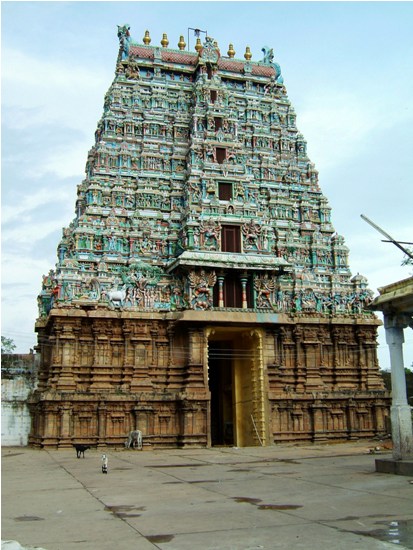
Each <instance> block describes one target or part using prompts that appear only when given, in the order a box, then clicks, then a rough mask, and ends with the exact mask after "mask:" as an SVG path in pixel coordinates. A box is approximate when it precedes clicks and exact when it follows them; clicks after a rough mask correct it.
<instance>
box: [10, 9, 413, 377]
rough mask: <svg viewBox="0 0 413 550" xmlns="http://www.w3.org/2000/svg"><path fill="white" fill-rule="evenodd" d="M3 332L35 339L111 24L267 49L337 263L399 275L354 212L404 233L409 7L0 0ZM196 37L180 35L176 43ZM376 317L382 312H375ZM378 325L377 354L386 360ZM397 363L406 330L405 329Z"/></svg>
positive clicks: (22, 342)
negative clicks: (323, 200)
mask: <svg viewBox="0 0 413 550" xmlns="http://www.w3.org/2000/svg"><path fill="white" fill-rule="evenodd" d="M1 11H2V19H1V26H2V29H1V31H2V69H1V71H2V328H1V334H2V335H5V336H7V337H10V338H12V339H13V340H14V341H15V343H16V344H17V350H16V351H18V352H20V353H27V352H28V351H29V348H30V347H33V346H34V344H35V342H36V337H35V334H34V323H35V319H36V317H37V301H36V297H37V295H38V293H39V291H40V289H41V280H42V275H43V274H46V273H48V271H49V269H51V268H54V267H55V264H56V247H57V245H58V242H59V240H60V236H61V230H62V227H64V226H67V225H68V224H69V223H70V221H71V220H72V219H73V217H74V207H75V201H76V186H77V185H78V184H79V183H81V181H82V179H83V178H84V174H85V164H86V157H87V152H88V150H89V149H90V148H91V146H92V145H93V142H94V132H95V130H96V126H97V122H98V120H99V119H100V117H101V115H102V109H103V99H104V95H105V93H106V91H107V89H108V88H109V86H110V84H111V82H112V80H113V78H114V70H115V64H116V57H117V54H118V38H117V36H116V33H117V27H116V25H123V24H125V23H129V24H130V26H131V35H132V39H133V40H135V41H138V42H142V37H143V36H144V32H145V30H146V29H148V30H149V31H150V35H151V38H152V43H151V45H159V44H160V40H161V38H162V34H163V33H167V35H168V38H169V46H170V47H171V48H175V49H177V43H178V40H179V36H180V35H181V34H182V35H184V37H185V40H186V41H187V42H188V29H189V28H199V29H201V30H207V31H208V34H209V35H210V36H212V37H213V38H215V39H216V40H217V41H218V44H219V47H220V48H221V52H222V53H223V55H227V53H226V52H227V50H228V45H229V43H232V44H233V45H234V48H235V51H236V55H235V57H236V58H243V55H244V52H245V47H246V46H247V45H248V46H250V48H251V52H252V55H253V58H252V59H253V61H254V60H255V61H259V60H261V59H262V52H261V48H262V47H263V46H265V45H268V46H270V47H272V48H273V49H274V52H275V60H276V61H277V62H278V63H279V64H280V65H281V69H282V74H283V77H284V83H285V85H286V87H287V92H288V96H289V98H290V100H291V102H292V104H293V106H294V108H295V110H296V113H297V126H298V128H299V130H300V131H301V132H302V133H303V135H304V137H305V139H306V141H307V143H308V154H309V157H310V159H311V160H312V161H313V162H315V164H316V168H317V169H318V170H319V173H320V186H321V189H322V191H323V193H324V195H325V196H326V197H327V198H328V200H329V202H330V205H331V206H332V208H333V210H332V221H333V225H334V227H335V229H336V231H337V232H338V233H340V234H341V235H343V236H344V238H345V240H346V244H347V246H348V247H349V248H350V268H351V271H352V273H353V275H355V274H356V273H361V274H363V275H365V276H366V277H367V278H368V280H369V285H370V288H371V289H372V290H373V292H374V293H375V294H377V288H378V287H381V286H384V285H386V284H389V283H392V282H395V281H397V280H400V279H404V278H406V277H409V276H411V275H412V271H413V268H412V267H406V266H401V262H402V260H403V254H402V253H401V252H400V251H399V250H398V249H397V248H396V247H395V246H394V245H392V244H389V243H383V242H382V239H383V237H382V236H381V235H380V234H379V233H378V232H376V231H375V230H374V229H373V228H372V227H370V226H369V225H368V224H366V222H364V221H363V220H362V219H361V218H360V214H362V213H363V214H365V215H366V216H368V217H369V218H370V219H372V220H373V221H374V222H375V223H376V224H378V225H380V226H381V227H383V228H384V229H385V230H386V231H387V232H388V233H390V235H392V236H393V237H394V238H395V239H397V240H400V241H410V242H411V241H413V218H412V210H413V191H412V184H413V182H412V177H413V130H412V128H413V94H412V92H413V40H412V37H411V36H412V35H411V33H412V21H413V3H411V2H220V1H217V2H155V1H153V2H2V3H1ZM194 44H195V39H194V36H193V32H192V31H189V45H190V49H191V50H193V47H194ZM380 318H381V316H380ZM383 335H384V330H383V329H380V335H379V348H378V350H379V360H380V364H381V366H382V367H383V368H388V365H389V359H388V350H387V346H386V344H385V340H384V336H383ZM405 339H406V345H405V366H408V367H410V366H411V365H412V363H413V332H412V331H411V330H405Z"/></svg>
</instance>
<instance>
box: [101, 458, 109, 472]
mask: <svg viewBox="0 0 413 550" xmlns="http://www.w3.org/2000/svg"><path fill="white" fill-rule="evenodd" d="M107 473H108V457H107V456H106V455H102V474H107Z"/></svg>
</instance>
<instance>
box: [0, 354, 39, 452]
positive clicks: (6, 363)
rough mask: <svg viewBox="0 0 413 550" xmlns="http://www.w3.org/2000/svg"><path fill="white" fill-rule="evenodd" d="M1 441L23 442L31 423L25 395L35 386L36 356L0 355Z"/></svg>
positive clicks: (8, 444) (4, 443) (9, 442)
mask: <svg viewBox="0 0 413 550" xmlns="http://www.w3.org/2000/svg"><path fill="white" fill-rule="evenodd" d="M1 359H2V361H1V364H2V366H1V375H2V376H1V444H2V446H25V445H27V443H28V436H29V432H30V426H31V418H30V412H29V408H28V406H27V398H28V396H29V394H30V392H31V391H32V390H33V389H34V388H35V385H36V380H35V374H36V364H37V356H36V355H34V354H32V353H30V354H24V355H11V354H10V355H2V357H1Z"/></svg>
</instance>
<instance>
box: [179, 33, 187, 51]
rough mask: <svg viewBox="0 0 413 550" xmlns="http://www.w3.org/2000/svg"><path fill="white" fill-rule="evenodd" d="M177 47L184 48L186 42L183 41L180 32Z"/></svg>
mask: <svg viewBox="0 0 413 550" xmlns="http://www.w3.org/2000/svg"><path fill="white" fill-rule="evenodd" d="M178 48H179V49H180V50H184V49H185V48H186V43H185V40H184V37H183V36H182V34H181V36H180V37H179V42H178Z"/></svg>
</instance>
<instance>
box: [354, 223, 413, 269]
mask: <svg viewBox="0 0 413 550" xmlns="http://www.w3.org/2000/svg"><path fill="white" fill-rule="evenodd" d="M360 216H361V217H362V219H363V220H364V221H365V222H367V223H368V224H369V225H371V226H372V227H374V229H376V231H378V232H379V233H381V234H382V235H384V236H385V237H386V238H387V239H389V241H390V242H392V243H393V244H395V245H396V246H397V248H400V250H402V251H403V252H404V253H405V254H407V256H409V258H412V259H413V254H412V253H411V252H409V251H408V250H406V249H405V248H404V247H403V246H402V245H401V244H400V243H398V242H397V241H395V240H394V239H393V237H391V236H390V235H389V234H388V233H386V232H385V231H384V230H383V229H382V228H381V227H379V226H378V225H376V224H375V223H374V222H372V221H371V220H369V218H368V217H367V216H364V215H363V214H360Z"/></svg>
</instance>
